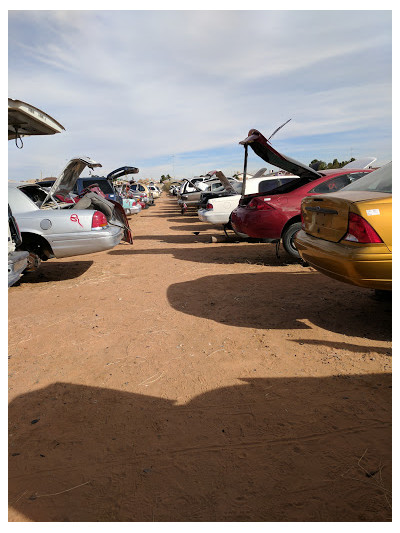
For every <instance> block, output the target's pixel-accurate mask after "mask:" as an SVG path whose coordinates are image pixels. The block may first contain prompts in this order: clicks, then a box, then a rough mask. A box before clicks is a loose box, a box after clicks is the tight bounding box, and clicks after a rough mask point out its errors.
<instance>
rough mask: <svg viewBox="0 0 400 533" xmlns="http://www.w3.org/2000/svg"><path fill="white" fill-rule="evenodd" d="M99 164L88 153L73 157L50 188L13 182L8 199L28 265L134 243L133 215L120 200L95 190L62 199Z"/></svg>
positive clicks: (32, 268)
mask: <svg viewBox="0 0 400 533" xmlns="http://www.w3.org/2000/svg"><path fill="white" fill-rule="evenodd" d="M98 166H101V165H100V164H99V163H96V162H95V161H93V160H91V159H89V158H88V157H79V158H74V159H72V160H71V161H70V162H69V163H68V164H67V166H66V167H65V169H64V171H63V172H62V173H61V175H60V176H59V177H58V178H57V180H56V181H55V182H54V184H53V186H52V187H51V189H50V190H49V191H48V190H45V189H42V188H41V187H40V186H39V185H38V184H37V183H23V182H20V183H10V184H9V187H8V203H9V205H10V207H11V209H12V212H13V215H14V217H15V219H16V221H17V223H18V226H19V229H20V231H21V235H22V244H21V245H20V246H19V249H20V250H26V251H28V252H29V260H28V269H29V270H35V269H36V268H37V267H38V266H39V265H40V262H41V260H47V259H50V258H52V257H57V258H61V257H70V256H75V255H82V254H90V253H94V252H100V251H103V250H109V249H111V248H113V247H114V246H116V245H117V244H119V242H120V241H121V240H126V241H128V242H130V243H132V235H131V232H130V228H129V223H128V220H127V218H126V215H125V213H124V210H123V207H122V206H121V205H120V204H118V203H117V202H113V201H109V200H106V199H105V198H103V197H102V196H100V195H99V194H96V193H95V192H89V193H87V194H85V195H84V196H83V197H82V198H80V199H79V200H78V201H77V202H76V203H75V202H71V200H69V202H66V201H63V200H60V198H64V199H66V197H67V196H68V194H69V192H70V191H71V190H72V189H73V187H74V184H75V182H76V180H77V178H78V177H79V175H80V174H81V172H82V171H83V170H84V169H85V168H86V167H89V168H91V169H93V168H94V167H98ZM75 200H76V199H75Z"/></svg>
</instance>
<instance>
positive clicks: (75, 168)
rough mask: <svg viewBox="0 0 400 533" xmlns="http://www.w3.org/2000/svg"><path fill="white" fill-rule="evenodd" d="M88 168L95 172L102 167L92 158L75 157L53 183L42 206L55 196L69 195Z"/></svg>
mask: <svg viewBox="0 0 400 533" xmlns="http://www.w3.org/2000/svg"><path fill="white" fill-rule="evenodd" d="M86 167H89V168H90V169H92V170H93V169H94V168H95V167H101V164H100V163H96V161H93V159H90V157H75V158H73V159H71V160H70V161H69V163H68V164H67V166H66V167H65V168H64V170H63V171H62V172H61V174H60V175H59V176H58V178H57V179H56V181H55V182H54V183H53V185H52V187H51V189H50V191H49V193H48V195H47V196H46V198H45V199H44V201H43V203H42V205H44V204H45V203H46V202H47V201H48V200H50V199H51V197H52V196H54V195H55V194H61V195H62V196H66V195H68V194H69V193H70V192H71V191H72V189H73V188H74V185H75V183H76V180H77V179H78V178H79V176H80V175H81V174H82V172H83V171H84V170H85V168H86Z"/></svg>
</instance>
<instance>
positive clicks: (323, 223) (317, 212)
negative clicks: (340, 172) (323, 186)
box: [302, 191, 390, 242]
mask: <svg viewBox="0 0 400 533" xmlns="http://www.w3.org/2000/svg"><path fill="white" fill-rule="evenodd" d="M388 197H390V195H388V194H385V193H376V192H367V191H365V192H364V191H346V192H345V191H340V192H338V193H331V194H329V195H323V196H321V197H318V196H312V197H311V196H310V197H306V198H305V199H304V200H303V202H302V216H303V225H304V229H305V231H306V233H308V234H309V235H312V236H313V237H317V238H320V239H324V240H326V241H331V242H339V241H340V240H341V239H343V237H344V236H345V235H346V233H347V229H348V219H349V212H353V213H357V214H359V215H360V216H362V217H363V218H365V219H366V220H367V219H368V218H369V217H368V209H369V208H370V206H371V201H374V203H375V202H376V203H377V204H378V203H379V202H380V201H381V200H383V201H384V203H386V200H387V199H388ZM383 207H384V206H382V207H381V210H382V209H383ZM379 220H380V219H379V218H378V217H376V218H374V229H376V231H377V232H378V234H379V233H380V228H379ZM367 221H368V220H367ZM370 221H371V220H369V222H370Z"/></svg>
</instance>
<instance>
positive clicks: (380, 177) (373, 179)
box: [342, 163, 392, 194]
mask: <svg viewBox="0 0 400 533" xmlns="http://www.w3.org/2000/svg"><path fill="white" fill-rule="evenodd" d="M342 191H369V192H386V193H389V194H392V163H388V164H387V165H385V166H383V167H381V168H378V170H374V172H371V173H370V174H367V175H366V176H364V177H363V178H360V179H358V180H357V181H355V182H354V183H351V184H350V185H347V186H346V187H343V189H342Z"/></svg>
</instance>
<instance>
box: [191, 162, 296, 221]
mask: <svg viewBox="0 0 400 533" xmlns="http://www.w3.org/2000/svg"><path fill="white" fill-rule="evenodd" d="M265 170H266V169H265V168H263V169H260V170H259V171H258V172H257V173H256V174H254V176H253V177H251V178H248V179H247V180H246V192H245V193H244V191H243V193H239V194H238V192H237V191H235V190H232V189H231V188H230V187H229V184H225V183H224V185H225V190H226V195H225V194H224V195H223V196H222V195H221V196H219V197H217V198H210V199H208V200H207V204H206V206H205V207H203V208H201V209H199V210H198V212H197V213H198V216H199V219H200V220H201V221H202V222H207V224H214V225H216V226H220V225H222V226H225V225H226V224H229V220H230V216H231V213H232V211H233V210H234V209H235V207H237V206H238V204H239V200H240V198H241V197H242V194H256V193H260V192H268V191H270V190H272V189H275V188H276V187H279V186H280V185H283V184H284V183H286V182H288V181H292V180H293V179H298V176H295V175H293V174H290V175H280V174H278V173H274V174H268V175H267V176H263V175H262V174H264V172H265ZM260 173H261V176H260ZM220 179H221V181H223V178H222V177H221V178H220Z"/></svg>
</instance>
